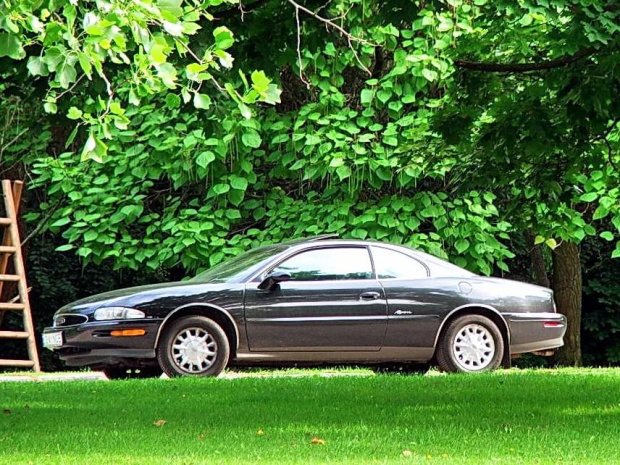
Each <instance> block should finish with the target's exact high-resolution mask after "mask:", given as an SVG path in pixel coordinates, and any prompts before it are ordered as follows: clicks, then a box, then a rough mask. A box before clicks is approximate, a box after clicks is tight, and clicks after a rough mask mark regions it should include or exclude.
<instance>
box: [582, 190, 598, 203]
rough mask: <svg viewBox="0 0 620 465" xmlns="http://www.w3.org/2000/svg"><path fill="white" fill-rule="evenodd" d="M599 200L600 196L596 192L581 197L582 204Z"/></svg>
mask: <svg viewBox="0 0 620 465" xmlns="http://www.w3.org/2000/svg"><path fill="white" fill-rule="evenodd" d="M597 198H598V194H597V193H596V192H588V193H587V194H583V195H582V196H581V197H579V200H581V201H582V202H594V201H595V200H596V199H597Z"/></svg>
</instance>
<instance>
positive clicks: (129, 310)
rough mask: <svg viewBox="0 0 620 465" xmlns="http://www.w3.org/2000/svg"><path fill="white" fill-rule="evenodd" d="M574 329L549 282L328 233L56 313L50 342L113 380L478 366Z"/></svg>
mask: <svg viewBox="0 0 620 465" xmlns="http://www.w3.org/2000/svg"><path fill="white" fill-rule="evenodd" d="M565 331H566V319H565V317H564V316H563V315H561V314H559V313H557V312H556V309H555V303H554V301H553V293H552V291H551V290H550V289H546V288H544V287H540V286H535V285H532V284H526V283H521V282H516V281H509V280H505V279H499V278H486V277H481V276H477V275H475V274H474V273H471V272H469V271H466V270H464V269H462V268H459V267H457V266H455V265H452V264H450V263H448V262H445V261H443V260H440V259H438V258H436V257H433V256H431V255H427V254H425V253H422V252H419V251H416V250H413V249H410V248H407V247H403V246H398V245H392V244H386V243H381V242H368V241H357V240H337V239H333V238H332V237H330V236H319V237H316V238H312V239H305V240H298V241H292V242H288V243H282V244H277V245H270V246H266V247H261V248H258V249H253V250H250V251H248V252H245V253H243V254H241V255H239V256H237V257H235V258H233V259H231V260H229V261H227V262H224V263H221V264H219V265H216V266H214V267H213V268H211V269H209V270H207V271H205V272H204V273H201V274H199V275H198V276H196V277H195V278H193V279H191V280H189V281H183V282H174V283H167V284H159V285H151V286H143V287H136V288H130V289H122V290H118V291H113V292H108V293H104V294H99V295H96V296H93V297H89V298H86V299H82V300H79V301H77V302H74V303H72V304H69V305H67V306H65V307H63V308H61V309H60V310H58V311H57V312H56V314H55V315H54V323H53V326H51V327H49V328H46V329H45V331H44V334H43V342H44V345H45V346H46V347H47V348H49V349H52V350H55V351H57V352H58V354H59V355H60V358H61V359H62V360H64V361H65V362H66V364H67V365H70V366H84V365H89V366H91V367H92V368H93V369H102V370H103V371H104V372H105V373H106V375H107V376H108V377H109V378H126V377H153V376H159V375H161V373H162V371H163V372H165V373H166V374H167V375H169V376H216V375H218V374H219V373H221V372H222V370H223V369H224V368H225V367H226V366H227V365H228V364H242V365H251V364H254V363H263V364H264V363H269V364H270V365H275V364H284V363H288V364H290V363H294V362H297V363H363V364H373V363H374V364H376V363H381V362H421V363H429V362H432V363H436V364H437V365H438V366H439V368H440V369H441V370H444V371H447V372H481V371H487V370H493V369H495V368H498V367H500V366H504V367H509V366H510V360H511V357H513V356H516V355H518V354H523V353H527V352H535V353H543V352H549V351H550V350H552V349H554V348H557V347H560V346H562V344H563V340H562V338H563V336H564V332H565Z"/></svg>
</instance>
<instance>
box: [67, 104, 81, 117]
mask: <svg viewBox="0 0 620 465" xmlns="http://www.w3.org/2000/svg"><path fill="white" fill-rule="evenodd" d="M81 117H82V110H80V109H79V108H76V107H71V108H69V112H68V113H67V118H69V119H73V120H75V119H80V118H81Z"/></svg>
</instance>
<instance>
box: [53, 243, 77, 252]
mask: <svg viewBox="0 0 620 465" xmlns="http://www.w3.org/2000/svg"><path fill="white" fill-rule="evenodd" d="M74 248H75V246H74V245H73V244H64V245H61V246H60V247H56V252H66V251H67V250H72V249H74Z"/></svg>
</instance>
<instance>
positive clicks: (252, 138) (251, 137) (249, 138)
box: [241, 129, 262, 149]
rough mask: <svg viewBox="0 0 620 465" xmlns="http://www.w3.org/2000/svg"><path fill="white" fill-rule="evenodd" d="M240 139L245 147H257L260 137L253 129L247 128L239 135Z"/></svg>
mask: <svg viewBox="0 0 620 465" xmlns="http://www.w3.org/2000/svg"><path fill="white" fill-rule="evenodd" d="M241 141H242V142H243V144H244V145H245V146H247V147H251V148H254V149H257V148H259V147H260V144H261V142H262V141H261V138H260V135H259V134H258V132H257V131H256V130H254V129H247V130H246V132H244V133H243V135H242V136H241Z"/></svg>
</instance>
